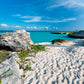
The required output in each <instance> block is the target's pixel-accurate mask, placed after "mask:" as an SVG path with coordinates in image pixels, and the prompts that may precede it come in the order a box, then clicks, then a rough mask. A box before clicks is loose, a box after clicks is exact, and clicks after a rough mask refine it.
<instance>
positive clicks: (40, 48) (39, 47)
mask: <svg viewBox="0 0 84 84" xmlns="http://www.w3.org/2000/svg"><path fill="white" fill-rule="evenodd" d="M30 46H31V49H32V50H33V51H34V52H39V51H45V46H43V45H30Z"/></svg>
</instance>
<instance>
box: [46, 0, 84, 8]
mask: <svg viewBox="0 0 84 84" xmlns="http://www.w3.org/2000/svg"><path fill="white" fill-rule="evenodd" d="M61 6H64V7H67V8H77V7H78V8H79V7H84V1H83V0H59V1H58V2H57V1H56V0H54V1H53V3H52V5H49V6H48V7H47V8H48V9H49V8H57V7H61Z"/></svg>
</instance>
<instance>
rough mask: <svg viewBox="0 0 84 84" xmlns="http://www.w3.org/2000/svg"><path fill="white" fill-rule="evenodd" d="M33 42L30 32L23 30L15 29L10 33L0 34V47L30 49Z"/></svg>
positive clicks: (19, 49)
mask: <svg viewBox="0 0 84 84" xmlns="http://www.w3.org/2000/svg"><path fill="white" fill-rule="evenodd" d="M29 44H33V42H32V40H31V39H30V33H29V32H26V31H25V30H16V31H14V32H11V33H3V34H0V49H5V50H11V51H21V50H28V49H30V46H29Z"/></svg>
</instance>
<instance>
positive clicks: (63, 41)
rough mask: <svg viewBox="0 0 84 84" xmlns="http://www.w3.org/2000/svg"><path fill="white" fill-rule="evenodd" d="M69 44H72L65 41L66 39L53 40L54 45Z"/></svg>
mask: <svg viewBox="0 0 84 84" xmlns="http://www.w3.org/2000/svg"><path fill="white" fill-rule="evenodd" d="M68 42H71V41H68V40H64V39H55V40H52V44H61V43H68Z"/></svg>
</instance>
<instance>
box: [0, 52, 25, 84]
mask: <svg viewBox="0 0 84 84" xmlns="http://www.w3.org/2000/svg"><path fill="white" fill-rule="evenodd" d="M9 57H10V58H9V59H7V60H5V61H3V62H2V63H1V64H0V75H2V74H3V73H5V74H4V76H2V77H1V81H2V83H1V84H22V79H21V75H23V70H22V69H20V68H19V64H18V63H17V61H18V60H19V58H18V55H17V53H16V52H12V53H11V54H10V55H9ZM8 70H9V71H8ZM7 71H8V72H7ZM12 73H13V74H12ZM10 74H12V75H10Z"/></svg>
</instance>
